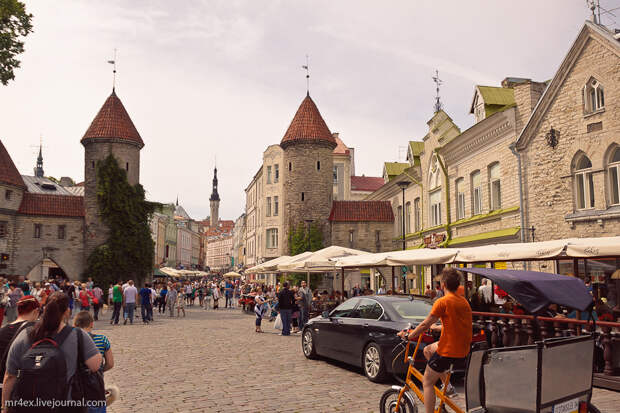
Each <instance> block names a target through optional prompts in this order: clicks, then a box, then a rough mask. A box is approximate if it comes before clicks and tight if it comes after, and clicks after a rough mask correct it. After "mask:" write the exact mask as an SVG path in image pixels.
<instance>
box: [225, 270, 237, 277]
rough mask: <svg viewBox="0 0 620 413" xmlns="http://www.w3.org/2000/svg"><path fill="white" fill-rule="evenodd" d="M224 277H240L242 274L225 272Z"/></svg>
mask: <svg viewBox="0 0 620 413" xmlns="http://www.w3.org/2000/svg"><path fill="white" fill-rule="evenodd" d="M224 277H231V278H239V277H241V274H239V273H238V272H234V271H230V272H227V273H226V274H224Z"/></svg>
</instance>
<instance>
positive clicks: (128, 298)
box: [123, 280, 138, 324]
mask: <svg viewBox="0 0 620 413" xmlns="http://www.w3.org/2000/svg"><path fill="white" fill-rule="evenodd" d="M127 284H128V285H127V288H125V289H124V290H123V302H124V303H125V312H126V314H127V316H126V317H125V320H124V321H123V324H127V320H129V322H130V323H131V324H133V313H134V310H135V309H136V302H137V300H136V298H137V296H138V289H137V288H136V287H134V285H133V281H132V280H129V281H128V283H127Z"/></svg>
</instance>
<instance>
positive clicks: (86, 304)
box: [78, 284, 90, 311]
mask: <svg viewBox="0 0 620 413" xmlns="http://www.w3.org/2000/svg"><path fill="white" fill-rule="evenodd" d="M78 286H80V284H78ZM85 286H86V284H84V285H82V286H81V287H82V288H81V289H80V292H79V293H78V297H79V300H80V308H81V311H89V310H90V297H89V295H88V292H87V291H86V288H84V287H85Z"/></svg>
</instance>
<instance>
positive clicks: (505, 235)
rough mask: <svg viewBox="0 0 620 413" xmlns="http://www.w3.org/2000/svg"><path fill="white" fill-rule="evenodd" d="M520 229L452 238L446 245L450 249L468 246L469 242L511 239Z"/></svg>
mask: <svg viewBox="0 0 620 413" xmlns="http://www.w3.org/2000/svg"><path fill="white" fill-rule="evenodd" d="M520 229H521V228H520V227H514V228H505V229H498V230H496V231H489V232H481V233H479V234H474V235H466V236H464V237H457V238H452V239H451V240H449V241H447V242H446V245H447V246H449V247H451V246H455V245H462V244H468V243H470V242H476V241H485V240H492V239H497V238H512V237H515V236H516V235H517V234H518V233H519V230H520Z"/></svg>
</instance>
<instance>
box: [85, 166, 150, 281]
mask: <svg viewBox="0 0 620 413" xmlns="http://www.w3.org/2000/svg"><path fill="white" fill-rule="evenodd" d="M97 203H98V205H99V212H100V213H101V217H102V219H103V222H104V223H105V224H106V225H107V227H108V228H109V230H110V236H109V238H108V239H107V241H106V242H105V243H104V244H102V245H100V246H99V247H97V248H96V249H95V250H94V251H93V253H92V254H91V255H90V257H88V261H87V265H88V269H87V270H86V275H87V276H88V277H93V280H95V281H96V282H98V283H99V284H100V285H107V284H108V283H109V282H113V281H116V280H117V279H123V280H127V279H133V280H135V281H137V283H138V284H141V283H142V281H143V280H144V279H145V278H146V277H147V276H148V275H149V274H150V273H151V272H152V270H153V259H154V243H153V239H152V238H151V230H150V228H149V219H150V216H151V215H152V214H153V212H154V211H155V209H156V208H159V207H161V205H160V204H157V203H154V202H148V201H146V200H145V199H144V189H143V188H142V185H140V184H137V185H135V186H131V185H129V182H127V172H125V170H124V169H122V168H120V167H119V166H118V163H117V161H116V158H114V156H113V155H108V157H107V158H105V159H104V160H103V161H98V162H97Z"/></svg>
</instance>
